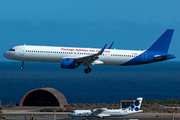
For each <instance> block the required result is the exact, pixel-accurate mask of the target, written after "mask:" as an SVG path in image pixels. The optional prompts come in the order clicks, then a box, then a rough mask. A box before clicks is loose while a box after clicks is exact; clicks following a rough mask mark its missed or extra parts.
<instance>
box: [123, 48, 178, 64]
mask: <svg viewBox="0 0 180 120" xmlns="http://www.w3.org/2000/svg"><path fill="white" fill-rule="evenodd" d="M155 55H161V56H163V55H169V56H167V57H164V58H162V59H157V58H155ZM173 58H176V56H175V55H173V54H169V53H161V52H155V51H145V52H143V53H142V54H140V55H138V56H137V57H135V58H133V59H131V60H130V61H128V62H126V63H124V64H122V66H128V65H140V64H147V63H152V62H158V61H164V60H168V59H173Z"/></svg>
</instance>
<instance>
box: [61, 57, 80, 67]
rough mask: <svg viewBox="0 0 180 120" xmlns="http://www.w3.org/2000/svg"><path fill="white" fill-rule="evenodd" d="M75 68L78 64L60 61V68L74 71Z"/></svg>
mask: <svg viewBox="0 0 180 120" xmlns="http://www.w3.org/2000/svg"><path fill="white" fill-rule="evenodd" d="M76 67H78V64H77V63H76V62H75V60H71V59H61V68H67V69H74V68H76Z"/></svg>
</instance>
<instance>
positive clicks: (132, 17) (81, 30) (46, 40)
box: [0, 0, 180, 61]
mask: <svg viewBox="0 0 180 120" xmlns="http://www.w3.org/2000/svg"><path fill="white" fill-rule="evenodd" d="M179 5H180V1H179V0H0V42H1V44H0V61H7V59H6V58H4V57H3V53H4V52H5V51H7V50H8V49H10V48H11V47H13V46H16V45H22V44H28V45H50V46H75V47H95V48H101V47H103V46H104V44H106V43H107V44H108V45H109V44H110V43H111V42H112V41H114V42H115V43H114V45H113V47H115V48H117V49H132V50H139V49H141V50H144V49H147V48H148V47H150V46H151V45H152V44H153V43H154V42H155V41H156V40H157V38H158V37H159V36H160V35H161V34H162V33H163V32H164V31H165V30H166V29H175V32H174V35H173V39H172V42H171V45H170V49H169V52H170V53H174V54H176V55H177V58H176V59H175V60H176V61H179V60H180V58H178V56H180V51H179V44H180V41H179V40H180V34H179V33H180V15H179V11H180V6H179Z"/></svg>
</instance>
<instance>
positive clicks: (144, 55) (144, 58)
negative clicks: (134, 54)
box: [142, 52, 147, 61]
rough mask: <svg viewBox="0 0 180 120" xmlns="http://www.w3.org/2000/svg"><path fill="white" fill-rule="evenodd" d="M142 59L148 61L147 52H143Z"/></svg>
mask: <svg viewBox="0 0 180 120" xmlns="http://www.w3.org/2000/svg"><path fill="white" fill-rule="evenodd" d="M142 61H147V52H145V53H143V54H142Z"/></svg>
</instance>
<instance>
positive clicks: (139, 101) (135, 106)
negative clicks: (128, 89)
mask: <svg viewBox="0 0 180 120" xmlns="http://www.w3.org/2000/svg"><path fill="white" fill-rule="evenodd" d="M142 100H143V98H141V97H139V98H137V99H136V100H135V102H134V103H133V104H132V105H131V106H129V107H128V108H125V110H127V111H130V112H138V111H142V110H140V107H141V104H142Z"/></svg>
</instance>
